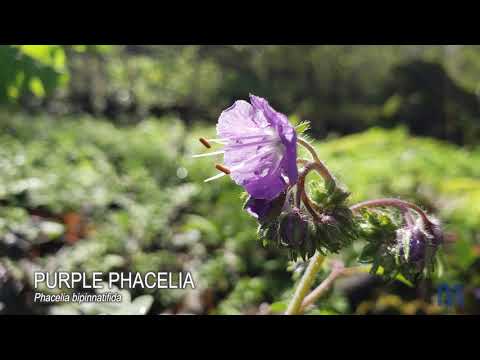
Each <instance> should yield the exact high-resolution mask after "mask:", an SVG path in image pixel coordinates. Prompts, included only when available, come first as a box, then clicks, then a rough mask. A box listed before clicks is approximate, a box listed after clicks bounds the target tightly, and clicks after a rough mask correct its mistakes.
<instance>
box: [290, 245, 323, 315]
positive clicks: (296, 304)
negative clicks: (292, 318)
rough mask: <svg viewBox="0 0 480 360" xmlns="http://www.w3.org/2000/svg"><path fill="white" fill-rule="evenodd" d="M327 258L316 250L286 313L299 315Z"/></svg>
mask: <svg viewBox="0 0 480 360" xmlns="http://www.w3.org/2000/svg"><path fill="white" fill-rule="evenodd" d="M324 260H325V257H324V256H323V255H321V254H320V253H319V252H318V251H316V252H315V255H313V256H312V258H311V259H310V263H309V264H308V267H307V269H306V270H305V272H304V273H303V276H302V279H301V280H300V283H299V284H298V286H297V288H296V289H295V294H294V295H293V298H292V300H291V301H290V304H289V305H288V308H287V311H286V312H285V315H297V314H299V313H300V309H301V307H302V302H303V299H304V298H305V296H306V295H307V293H308V291H309V290H310V288H311V287H312V284H313V282H314V280H315V276H316V275H317V273H318V271H319V270H320V268H321V267H322V264H323V262H324Z"/></svg>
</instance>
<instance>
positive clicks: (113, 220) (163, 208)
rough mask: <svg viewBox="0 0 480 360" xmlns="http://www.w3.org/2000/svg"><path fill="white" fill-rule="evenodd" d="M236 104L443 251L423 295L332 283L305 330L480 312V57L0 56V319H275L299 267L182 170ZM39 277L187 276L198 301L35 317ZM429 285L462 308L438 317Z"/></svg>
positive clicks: (367, 50) (207, 167)
mask: <svg viewBox="0 0 480 360" xmlns="http://www.w3.org/2000/svg"><path fill="white" fill-rule="evenodd" d="M249 93H254V94H256V95H260V96H263V97H266V98H268V99H269V101H270V102H271V104H272V105H273V106H274V107H275V108H276V109H278V110H280V111H282V112H284V113H286V114H288V115H289V116H290V117H292V118H296V119H302V120H310V121H311V123H312V130H311V135H312V137H315V138H316V139H317V142H316V146H317V148H318V151H319V154H320V155H321V156H322V157H323V158H324V159H325V161H326V163H327V164H328V165H329V166H330V167H331V168H332V170H333V171H334V173H335V174H336V175H337V176H338V177H339V179H340V180H341V181H342V182H343V183H344V184H345V185H346V186H347V187H348V188H349V189H350V191H352V193H353V194H352V201H360V200H365V199H367V198H371V197H378V196H400V197H402V198H404V199H408V200H411V201H415V202H418V203H420V204H421V205H422V206H423V207H424V208H426V209H428V210H430V211H432V212H434V213H436V214H438V216H439V217H440V218H441V219H442V220H443V222H444V224H445V228H446V231H447V233H448V234H447V238H448V240H449V241H448V245H446V246H445V248H444V251H443V253H442V266H441V267H440V268H439V271H438V275H437V277H436V278H434V279H431V280H427V281H422V282H421V283H419V284H416V285H415V286H414V287H409V286H407V285H405V284H403V283H400V282H398V283H392V284H385V283H384V282H383V281H382V280H381V279H379V278H375V277H370V276H368V275H365V276H359V277H353V278H348V279H344V280H342V281H339V282H338V284H337V285H336V286H335V287H334V289H333V290H332V291H330V292H329V294H328V296H327V297H325V299H323V300H322V301H320V302H319V303H318V304H317V305H318V306H317V308H316V309H315V310H314V311H312V313H322V314H339V313H340V314H342V313H361V314H365V313H367V314H370V313H402V314H416V313H429V314H435V313H462V312H464V313H478V312H479V309H480V306H479V305H480V290H479V289H480V260H479V257H480V243H479V240H480V232H479V225H480V149H479V147H478V145H477V144H478V140H479V138H480V102H479V94H480V47H479V46H433V45H428V46H427V45H424V46H421V45H406V46H346V45H342V46H245V45H242V46H213V45H209V46H206V45H202V46H107V45H97V46H91V45H70V46H53V45H48V46H0V126H1V129H2V130H1V133H0V314H2V313H35V314H59V313H86V314H96V313H150V314H159V313H196V314H247V313H248V314H256V313H272V312H273V313H275V311H281V308H282V306H283V305H282V304H283V302H282V301H284V300H285V299H287V298H288V297H289V296H290V295H291V291H292V287H293V284H294V282H295V281H296V280H297V279H298V275H299V272H298V271H294V270H295V269H297V270H298V269H301V267H302V266H303V265H302V264H301V263H298V264H289V263H288V255H287V253H286V252H285V251H282V250H279V249H270V248H263V247H262V246H261V244H259V243H258V242H257V241H256V238H255V231H256V225H255V221H254V220H253V219H251V218H249V217H248V216H247V215H246V214H245V213H243V212H242V211H241V201H240V192H241V189H240V188H238V187H237V186H235V185H234V184H232V183H231V181H230V180H229V179H227V178H223V179H221V180H219V181H218V182H216V183H215V184H203V183H202V180H203V179H204V178H206V177H209V176H211V175H213V174H214V168H213V166H212V163H211V161H209V160H198V159H196V160H195V161H194V160H193V159H192V158H191V157H190V155H191V154H193V153H198V152H200V151H202V149H201V145H200V144H199V143H198V141H197V139H198V137H199V136H200V135H211V134H213V133H214V124H215V122H216V119H217V118H218V115H219V114H220V112H221V111H222V110H223V109H224V108H226V107H227V106H229V105H230V104H231V103H232V102H233V101H234V100H236V99H239V98H243V99H246V98H247V96H248V94H249ZM360 248H361V244H356V245H354V246H353V247H352V248H351V249H348V251H346V252H345V253H344V254H342V255H341V256H340V258H341V259H342V260H343V261H345V262H346V263H347V264H355V260H356V257H357V256H358V251H359V249H360ZM35 270H45V271H54V270H65V271H71V270H76V271H87V272H90V271H105V272H107V271H140V272H147V271H192V272H193V275H194V278H195V280H196V284H197V288H196V289H195V290H193V291H192V290H189V291H186V290H147V289H146V290H143V291H142V290H138V289H137V290H134V291H131V292H128V291H125V292H124V302H123V303H122V304H120V305H118V306H100V305H88V304H84V305H81V306H79V305H71V304H70V305H68V304H65V305H55V306H48V305H40V304H38V303H33V301H32V294H33V286H32V272H33V271H35ZM326 271H327V269H325V272H324V273H322V274H320V277H319V280H320V279H321V278H322V276H325V274H326ZM441 282H447V283H449V284H452V285H453V284H463V285H464V286H465V306H464V307H456V308H455V307H454V308H446V307H439V306H437V303H436V286H437V285H438V284H439V283H441ZM271 304H273V306H270V305H271Z"/></svg>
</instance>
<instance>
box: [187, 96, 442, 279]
mask: <svg viewBox="0 0 480 360" xmlns="http://www.w3.org/2000/svg"><path fill="white" fill-rule="evenodd" d="M303 127H304V128H305V126H303ZM299 130H300V128H299V127H297V128H296V127H294V126H293V125H292V124H291V123H290V122H289V120H288V118H287V117H286V116H285V115H284V114H282V113H280V112H278V111H276V110H274V109H273V108H272V107H271V106H270V104H269V103H268V102H267V101H266V100H265V99H263V98H261V97H258V96H254V95H250V103H249V102H247V101H244V100H238V101H236V102H235V103H234V104H233V105H232V106H231V107H229V108H228V109H226V110H224V111H223V112H222V113H221V115H220V117H219V119H218V124H217V138H215V139H205V138H201V139H200V141H201V142H202V144H204V145H205V146H206V147H207V148H211V147H212V144H217V145H222V146H223V149H221V150H218V151H213V152H210V153H205V154H199V155H195V157H202V156H217V155H223V157H224V161H223V164H216V166H215V167H216V169H217V170H219V171H220V172H219V173H218V174H217V175H215V176H213V177H211V178H208V179H206V180H205V181H206V182H209V181H212V180H215V179H218V178H220V177H223V176H225V175H230V177H231V178H232V179H233V181H235V183H237V184H238V185H240V186H241V187H243V189H244V190H245V192H246V194H247V198H246V201H245V204H244V210H245V211H247V212H248V213H249V214H250V215H251V216H253V217H254V218H255V219H256V220H257V221H258V223H259V228H258V237H259V239H260V240H261V241H262V243H263V244H264V245H269V244H275V245H277V246H280V247H285V248H288V249H289V251H290V255H291V257H292V258H296V257H298V256H301V257H302V258H304V259H307V258H310V257H312V256H313V255H314V254H315V253H317V252H318V253H320V254H322V255H326V254H327V253H329V252H330V253H336V252H339V251H340V250H342V249H344V248H345V247H346V246H348V245H350V244H351V243H352V242H353V241H354V240H356V239H363V240H365V242H366V245H365V247H364V249H363V252H362V254H361V256H360V259H359V260H360V261H361V262H364V263H371V264H372V272H375V273H376V272H377V270H378V269H379V268H380V267H381V268H382V271H383V273H384V274H385V275H386V276H396V275H397V274H402V275H404V276H405V277H407V278H409V279H416V278H417V277H418V276H419V275H420V274H422V273H424V272H425V271H424V270H427V272H429V271H431V270H432V268H433V264H434V262H435V261H434V260H435V255H436V252H437V249H438V247H439V245H440V244H441V243H442V242H443V239H442V230H441V227H440V225H439V223H438V221H437V220H434V219H431V218H430V217H429V216H427V215H426V214H425V212H424V211H423V210H422V209H420V208H419V207H418V206H416V205H414V204H410V203H407V202H404V201H402V200H398V199H377V200H371V201H367V202H364V203H360V204H357V205H354V206H350V207H349V206H348V205H347V200H348V197H349V195H350V194H349V193H348V191H346V190H345V189H343V188H342V187H341V186H339V185H338V183H337V181H336V179H335V178H334V177H333V175H332V174H331V173H330V171H329V170H328V168H327V167H326V166H325V164H324V163H323V162H322V161H321V160H320V159H319V157H318V154H317V153H316V151H315V149H314V148H313V147H312V146H311V145H310V144H309V143H308V142H307V141H306V140H305V139H303V138H301V137H300V136H299V133H300V131H299ZM299 145H300V146H303V147H304V148H305V149H306V150H307V152H308V153H310V155H311V159H310V160H308V159H301V158H299V157H298V154H297V146H299ZM310 172H317V173H318V174H319V175H320V176H321V177H322V178H323V180H324V182H323V183H318V182H313V181H311V182H310V183H307V181H306V178H307V175H308V174H309V173H310ZM393 209H395V211H396V212H394V211H392V210H393ZM399 214H400V216H398V215H399Z"/></svg>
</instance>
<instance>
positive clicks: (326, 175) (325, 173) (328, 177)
mask: <svg viewBox="0 0 480 360" xmlns="http://www.w3.org/2000/svg"><path fill="white" fill-rule="evenodd" d="M297 143H298V144H300V145H302V146H303V147H304V148H305V149H307V151H308V152H309V153H310V154H311V155H312V158H313V160H314V162H312V163H311V164H315V165H314V166H315V170H317V171H318V173H319V174H320V175H321V176H322V177H323V179H324V180H325V182H330V181H335V180H334V178H333V175H332V174H331V173H330V170H328V168H327V167H326V166H325V164H324V163H323V162H322V160H320V158H319V157H318V155H317V152H316V151H315V149H314V148H313V146H312V145H310V144H309V143H308V142H306V141H305V140H304V139H302V138H298V139H297Z"/></svg>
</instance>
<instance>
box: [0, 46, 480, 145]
mask: <svg viewBox="0 0 480 360" xmlns="http://www.w3.org/2000/svg"><path fill="white" fill-rule="evenodd" d="M0 51H1V53H0V61H3V63H2V66H1V67H0V69H2V70H0V101H2V99H3V100H5V99H7V100H9V101H10V103H16V104H20V105H21V106H22V107H24V108H28V109H30V110H32V111H36V110H41V111H45V110H48V112H50V113H52V114H62V115H64V114H70V113H85V112H87V113H89V114H94V115H96V116H104V117H107V118H109V119H110V120H112V121H115V122H118V123H132V122H137V121H140V120H143V119H144V118H145V117H148V116H150V115H154V116H157V117H158V116H164V115H166V114H169V113H174V114H177V115H178V116H180V117H181V118H182V120H184V121H185V122H187V123H191V122H192V121H198V119H204V120H206V121H209V122H214V121H215V120H216V118H217V117H218V114H219V112H220V111H221V110H223V109H224V108H226V107H227V106H229V105H230V104H231V103H232V102H233V101H234V100H235V99H238V98H244V97H245V96H246V95H247V94H248V93H249V92H251V93H254V94H257V95H260V96H263V97H266V98H268V99H269V100H270V102H271V103H272V104H273V105H274V106H277V107H281V108H282V110H283V111H284V112H286V113H288V114H290V115H293V114H296V115H298V116H299V117H300V118H301V119H306V120H310V121H312V131H313V135H315V136H317V137H323V136H327V135H329V134H347V133H352V132H358V131H362V130H365V129H367V128H368V127H370V126H378V125H381V126H393V127H395V126H396V125H398V124H404V125H406V126H407V127H408V128H409V129H410V130H411V131H412V133H414V134H418V135H422V136H433V137H437V138H440V139H446V140H449V141H452V142H455V143H458V144H469V145H471V144H475V143H476V142H477V141H478V139H479V137H480V104H479V101H478V91H479V85H478V84H479V83H480V75H479V74H480V72H479V71H478V68H479V66H480V65H479V64H480V47H479V46H476V45H465V46H462V45H448V46H447V45H445V46H443V45H384V46H374V45H362V46H358V45H357V46H355V45H328V46H313V45H303V46H299V45H297V46H293V45H288V46H287V45H225V46H219V45H195V46H180V45H177V46H173V45H170V46H147V45H124V46H120V45H118V46H107V45H96V46H91V45H88V46H87V45H63V46H53V45H45V46H43V45H41V46H20V47H19V46H0ZM12 70H13V71H12ZM54 90H56V91H54ZM2 94H3V95H2Z"/></svg>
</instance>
